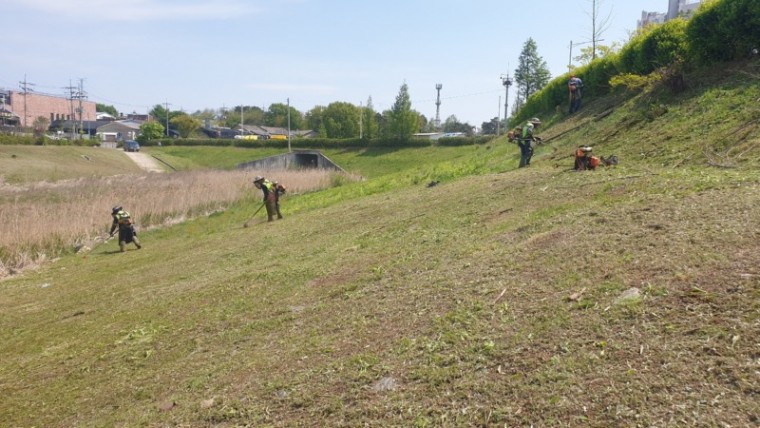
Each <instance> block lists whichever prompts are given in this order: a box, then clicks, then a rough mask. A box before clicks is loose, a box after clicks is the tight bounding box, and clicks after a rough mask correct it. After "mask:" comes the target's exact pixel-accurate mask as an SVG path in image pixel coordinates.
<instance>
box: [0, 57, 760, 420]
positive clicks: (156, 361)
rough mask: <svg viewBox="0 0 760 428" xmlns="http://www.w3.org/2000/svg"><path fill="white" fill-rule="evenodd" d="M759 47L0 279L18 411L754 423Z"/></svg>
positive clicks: (384, 155)
mask: <svg viewBox="0 0 760 428" xmlns="http://www.w3.org/2000/svg"><path fill="white" fill-rule="evenodd" d="M756 67H757V64H756V63H748V64H747V63H743V64H731V66H730V67H729V68H728V70H733V71H732V72H730V73H729V72H721V73H720V74H715V73H714V72H713V73H707V72H702V74H692V75H689V76H687V77H688V80H687V81H688V82H689V85H690V86H689V88H690V89H688V90H687V91H686V92H683V93H680V94H679V95H669V93H667V92H658V90H657V89H656V88H655V89H653V90H651V91H647V92H644V93H640V94H617V95H612V96H610V97H607V98H597V99H594V100H593V102H590V103H588V104H587V105H586V106H585V107H584V109H583V110H582V112H581V114H579V115H577V116H574V117H571V118H569V119H568V120H563V118H562V117H561V116H562V115H561V114H557V115H556V116H555V117H546V122H547V123H548V124H549V125H550V126H549V127H548V129H545V130H542V132H541V133H542V134H543V136H544V137H545V139H546V143H545V144H544V145H543V146H541V147H539V150H538V152H537V154H536V156H535V157H534V161H533V162H532V165H531V167H530V168H525V169H519V170H517V169H516V168H515V166H516V164H517V159H518V155H517V152H518V150H517V148H516V147H515V146H514V145H511V144H507V143H506V142H505V141H504V140H503V139H499V140H497V141H495V142H493V143H490V144H488V145H486V146H470V147H459V148H447V149H445V150H451V151H450V152H448V154H449V156H451V159H450V160H442V159H436V158H435V157H434V155H432V154H431V153H432V152H431V150H436V148H428V149H410V150H396V151H382V152H372V151H362V152H352V151H350V150H347V151H342V152H341V151H336V152H335V153H331V157H332V158H333V160H336V161H337V162H338V163H341V160H346V161H347V162H349V163H350V162H354V166H355V167H356V169H357V170H358V171H356V172H359V173H361V168H362V166H363V165H364V166H367V165H371V164H375V165H382V164H383V163H384V162H385V161H386V160H387V159H393V158H394V157H398V158H404V159H405V160H407V161H410V162H409V165H408V167H404V168H402V169H397V170H394V169H393V167H389V170H388V171H387V172H385V173H384V172H382V171H380V170H379V169H376V170H375V172H374V173H371V174H364V175H365V176H366V177H369V178H367V179H366V180H364V181H360V182H355V183H348V182H347V183H339V184H341V185H340V186H337V187H334V188H331V189H328V190H323V191H319V192H311V193H307V194H303V195H299V196H291V197H289V198H286V199H285V200H284V201H283V211H284V213H285V219H284V220H282V221H277V222H274V223H272V224H266V223H265V222H263V220H264V219H263V218H261V217H260V218H259V219H258V220H256V221H255V222H254V223H255V224H254V225H253V226H252V227H249V228H243V227H242V224H243V222H245V221H246V220H248V218H249V216H250V214H251V213H252V210H253V209H255V208H256V206H257V205H256V203H255V202H249V203H248V204H240V205H235V206H232V207H231V208H230V209H228V210H226V211H225V212H220V213H217V214H214V215H211V216H209V217H206V218H201V219H197V220H193V221H188V222H185V223H183V224H180V225H176V226H172V227H167V228H163V229H158V230H154V231H150V232H147V233H144V234H141V241H142V243H143V244H144V248H143V249H142V250H139V251H138V250H131V251H128V252H127V253H126V254H119V253H117V252H116V246H115V244H113V243H111V244H104V245H102V246H99V247H97V248H95V249H94V250H93V251H92V252H91V253H87V254H79V255H70V256H66V257H62V258H61V259H60V260H58V261H57V262H55V263H53V264H49V265H46V266H44V267H42V268H40V269H38V270H36V271H34V272H28V273H26V274H25V275H23V276H20V277H16V278H13V279H10V280H7V281H3V282H2V283H0V312H1V313H2V314H3V316H2V318H0V343H2V344H3V346H2V347H1V348H0V394H2V396H3V400H0V415H2V418H0V420H2V421H3V422H2V425H3V426H14V427H15V426H23V427H26V426H29V427H31V426H45V427H57V426H60V427H69V426H218V427H232V426H278V427H279V426H282V427H286V426H287V427H291V426H346V427H354V426H399V427H401V426H403V427H407V426H418V427H425V426H452V427H453V426H593V427H609V426H704V427H714V426H736V427H738V426H756V425H758V423H760V400H758V394H759V393H760V376H759V375H758V373H760V343H758V337H760V269H759V268H758V266H760V263H758V254H760V228H758V225H759V224H760V210H758V209H757V207H758V205H757V204H758V201H760V170H759V169H758V160H759V156H760V150H759V149H758V145H759V144H760V129H758V123H759V121H760V112H758V103H757V100H758V99H759V98H760V94H759V93H758V92H757V91H758V89H757V87H758V85H757V68H756ZM589 101H590V100H589ZM552 136H557V137H556V138H551V137H552ZM581 143H591V144H593V145H594V147H595V149H594V150H595V152H597V153H598V154H602V155H606V154H612V153H615V154H617V155H618V156H619V158H620V160H621V164H620V165H619V166H618V167H617V168H608V169H600V170H597V171H594V172H590V171H587V172H580V173H576V172H572V171H570V169H571V166H572V159H571V158H570V155H571V153H572V151H573V148H574V147H576V146H577V145H578V144H581ZM174 156H178V155H176V154H175V155H174ZM184 156H189V157H192V156H193V155H192V154H190V153H185V154H184ZM341 156H343V158H342V159H341ZM370 160H371V161H370ZM415 161H416V162H415ZM386 164H388V163H387V162H386ZM375 168H377V167H375ZM351 169H354V168H351ZM433 180H435V181H440V183H439V184H438V185H435V186H428V184H429V183H430V182H432V181H433Z"/></svg>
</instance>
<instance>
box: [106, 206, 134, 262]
mask: <svg viewBox="0 0 760 428" xmlns="http://www.w3.org/2000/svg"><path fill="white" fill-rule="evenodd" d="M111 217H113V223H111V231H110V232H109V234H110V235H111V236H113V235H114V233H116V228H118V229H119V250H121V252H122V253H123V252H124V251H126V250H127V244H129V243H130V242H134V243H135V246H136V247H137V249H138V250H139V249H140V248H142V245H140V241H139V240H138V239H137V231H136V230H135V225H134V222H133V221H132V216H131V215H130V214H129V213H128V212H127V211H124V209H123V208H122V207H121V205H117V206H115V207H113V208H112V209H111Z"/></svg>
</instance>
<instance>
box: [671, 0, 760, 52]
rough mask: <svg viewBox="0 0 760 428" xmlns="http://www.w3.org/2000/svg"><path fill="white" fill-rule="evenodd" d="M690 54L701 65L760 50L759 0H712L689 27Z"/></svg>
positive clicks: (695, 16) (693, 19) (692, 19)
mask: <svg viewBox="0 0 760 428" xmlns="http://www.w3.org/2000/svg"><path fill="white" fill-rule="evenodd" d="M686 34H687V37H688V39H689V53H690V56H691V58H692V59H693V60H694V61H695V62H696V63H698V64H701V65H706V64H711V63H713V62H724V61H734V60H739V59H744V58H747V57H749V56H750V55H751V52H752V49H760V1H758V0H721V1H711V2H708V3H707V4H705V5H704V6H703V7H702V8H700V9H699V10H698V11H697V13H696V14H695V15H694V17H692V18H691V20H689V23H688V26H687V27H686Z"/></svg>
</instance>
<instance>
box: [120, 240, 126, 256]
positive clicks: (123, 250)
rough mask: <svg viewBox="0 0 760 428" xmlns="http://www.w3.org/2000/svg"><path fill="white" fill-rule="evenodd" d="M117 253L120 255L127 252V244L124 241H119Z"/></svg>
mask: <svg viewBox="0 0 760 428" xmlns="http://www.w3.org/2000/svg"><path fill="white" fill-rule="evenodd" d="M119 251H121V252H122V253H123V252H125V251H127V243H126V242H124V241H119Z"/></svg>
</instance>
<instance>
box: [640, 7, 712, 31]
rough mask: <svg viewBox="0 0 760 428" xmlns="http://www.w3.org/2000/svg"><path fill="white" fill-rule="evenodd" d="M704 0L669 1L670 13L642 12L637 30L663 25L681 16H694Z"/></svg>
mask: <svg viewBox="0 0 760 428" xmlns="http://www.w3.org/2000/svg"><path fill="white" fill-rule="evenodd" d="M700 4H702V0H668V11H667V12H665V13H662V12H647V11H642V12H641V20H639V21H638V25H637V26H636V27H637V28H644V27H646V26H647V25H649V24H662V23H664V22H665V21H670V20H671V19H674V18H677V17H679V16H681V15H686V16H688V15H690V14H692V13H693V12H694V11H695V10H697V8H698V7H699V5H700Z"/></svg>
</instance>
